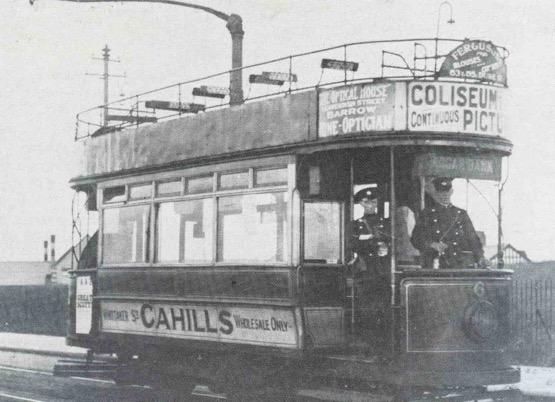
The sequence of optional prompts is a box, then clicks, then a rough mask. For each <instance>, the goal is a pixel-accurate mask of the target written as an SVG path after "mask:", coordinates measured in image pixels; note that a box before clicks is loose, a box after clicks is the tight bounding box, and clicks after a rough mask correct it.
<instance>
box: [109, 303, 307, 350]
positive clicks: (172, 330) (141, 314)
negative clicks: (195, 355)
mask: <svg viewBox="0 0 555 402" xmlns="http://www.w3.org/2000/svg"><path fill="white" fill-rule="evenodd" d="M100 317H101V320H102V321H101V323H102V331H104V332H115V333H131V334H142V335H156V336H165V337H171V338H186V339H199V340H205V341H210V340H212V341H215V340H217V341H220V342H231V343H248V344H254V345H256V344H266V345H273V346H282V347H296V345H297V340H298V338H297V328H296V326H295V318H294V315H293V311H292V310H286V309H272V308H242V307H232V306H226V307H225V308H220V307H216V306H198V305H190V304H187V303H185V304H177V303H140V302H112V301H102V303H101V314H100Z"/></svg>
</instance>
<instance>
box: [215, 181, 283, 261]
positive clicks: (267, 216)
mask: <svg viewBox="0 0 555 402" xmlns="http://www.w3.org/2000/svg"><path fill="white" fill-rule="evenodd" d="M287 221H288V220H287V198H286V193H282V192H280V193H264V194H248V195H239V196H231V197H220V198H219V199H218V261H223V262H232V261H258V262H268V263H271V262H284V261H286V260H287V258H288V253H287V250H288V247H287V238H288V227H287Z"/></svg>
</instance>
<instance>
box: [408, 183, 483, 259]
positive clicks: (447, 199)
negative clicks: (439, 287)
mask: <svg viewBox="0 0 555 402" xmlns="http://www.w3.org/2000/svg"><path fill="white" fill-rule="evenodd" d="M452 181H453V179H450V178H446V177H439V178H436V179H434V180H433V181H432V183H433V187H434V190H435V191H434V192H433V193H432V196H433V197H434V200H435V201H436V203H435V204H433V205H432V206H429V207H426V208H424V209H423V210H422V211H421V212H420V215H419V216H418V219H417V221H416V225H415V227H414V230H413V232H412V236H411V243H412V245H413V246H414V247H415V248H416V249H418V250H419V251H420V254H421V257H422V267H423V268H427V269H432V268H469V267H476V266H479V267H486V266H487V264H486V261H485V259H484V250H483V248H482V242H481V241H480V238H479V237H478V235H477V234H476V231H475V230H474V226H473V225H472V221H471V220H470V217H469V216H468V214H467V213H466V211H465V210H464V209H461V208H457V207H455V206H454V205H453V204H451V195H452V194H453V187H452Z"/></svg>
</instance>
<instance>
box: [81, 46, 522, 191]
mask: <svg viewBox="0 0 555 402" xmlns="http://www.w3.org/2000/svg"><path fill="white" fill-rule="evenodd" d="M385 49H387V50H385ZM411 52H412V60H413V66H412V67H411V66H409V65H408V63H407V61H406V59H407V58H409V57H410V53H411ZM347 54H348V55H349V56H348V57H347V56H346V55H347ZM380 54H381V57H380ZM428 54H430V55H428ZM351 55H352V59H351ZM357 56H359V57H362V59H359V60H358V61H354V59H356V57H357ZM507 56H508V52H507V51H506V50H505V49H504V48H498V47H496V46H495V45H493V44H492V43H490V42H485V41H481V40H468V39H466V40H464V41H457V40H439V39H411V40H399V41H373V42H359V43H352V44H348V45H343V46H337V47H334V48H329V49H324V50H319V51H315V52H310V53H305V54H301V55H295V56H289V57H285V58H281V59H276V60H273V61H271V62H268V63H259V64H256V65H253V66H248V67H244V68H243V69H242V70H241V73H242V74H243V75H247V74H248V75H249V89H248V94H249V95H248V96H247V97H246V99H244V101H243V102H237V103H234V104H231V105H229V104H226V103H223V102H224V99H225V98H226V97H227V96H229V90H228V89H227V88H225V87H222V86H221V85H222V84H221V83H222V82H223V81H224V80H225V79H227V76H228V75H230V74H231V73H232V72H233V71H234V70H232V71H230V72H226V73H223V74H217V75H214V76H209V77H206V78H204V79H201V80H193V81H189V82H184V83H179V84H176V85H174V86H170V87H166V88H163V89H160V90H156V91H151V92H148V93H145V94H141V95H137V96H134V97H132V98H129V99H127V100H123V101H119V102H118V103H114V104H109V105H103V106H100V107H98V108H94V109H90V110H89V111H85V112H83V113H80V114H79V115H78V127H77V136H76V137H77V138H78V139H81V141H80V143H82V144H83V146H84V158H83V164H82V167H81V171H80V172H79V174H78V175H77V176H76V177H75V178H74V179H73V180H72V184H73V185H74V186H75V187H76V188H77V189H79V188H81V187H82V186H83V185H85V186H86V185H87V184H89V183H90V182H91V181H92V182H95V181H97V180H102V179H103V178H108V177H116V176H118V175H119V174H129V173H130V172H137V173H140V172H153V171H158V170H168V169H175V168H180V167H187V166H192V165H202V164H206V163H213V162H217V161H220V160H226V161H229V160H233V159H241V158H253V157H260V156H264V155H277V154H287V153H289V154H303V153H312V152H317V151H323V150H330V149H339V148H358V147H360V146H373V147H375V146H396V145H400V146H402V145H406V146H442V147H447V146H449V147H460V148H461V149H473V150H480V151H486V152H492V153H494V154H496V155H499V156H503V155H508V154H510V152H511V148H512V145H511V143H510V141H508V140H507V139H505V138H504V137H503V128H504V127H503V123H504V116H503V96H504V92H505V90H506V67H505V58H506V57H507ZM380 59H381V64H379V65H378V63H372V62H371V61H372V60H380ZM368 60H370V61H368ZM318 65H319V66H320V69H318V68H314V67H313V66H318ZM299 69H300V70H299ZM265 70H273V71H265ZM380 70H381V72H380ZM297 71H298V72H299V73H297ZM301 72H302V74H301ZM274 88H277V89H274ZM191 89H192V91H191V93H192V94H193V98H192V101H190V99H186V97H185V95H184V94H185V93H187V91H188V90H191ZM176 94H177V97H176ZM198 99H203V101H202V102H204V103H200V101H199V100H198ZM218 102H219V103H218ZM122 111H123V113H122ZM99 112H101V113H99ZM99 115H101V116H102V121H94V119H92V118H91V116H95V117H96V116H99Z"/></svg>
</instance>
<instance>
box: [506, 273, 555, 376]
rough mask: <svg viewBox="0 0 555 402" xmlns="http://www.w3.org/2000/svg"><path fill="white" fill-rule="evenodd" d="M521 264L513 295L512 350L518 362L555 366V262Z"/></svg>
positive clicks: (515, 276) (515, 361) (512, 355)
mask: <svg viewBox="0 0 555 402" xmlns="http://www.w3.org/2000/svg"><path fill="white" fill-rule="evenodd" d="M552 264H553V266H550V265H549V264H532V263H526V264H518V265H515V266H509V267H508V268H512V269H514V271H515V274H514V276H513V283H512V288H511V294H510V303H511V306H510V310H511V332H512V337H513V343H512V345H511V348H510V350H509V352H510V353H511V357H512V359H513V361H514V363H515V364H533V365H541V366H553V365H555V348H554V343H553V341H554V338H555V333H554V321H555V320H554V318H555V317H554V313H555V305H554V302H555V289H554V288H553V283H554V281H555V263H552Z"/></svg>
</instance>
